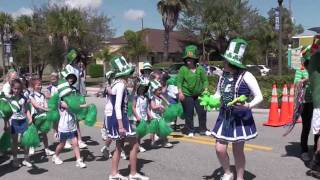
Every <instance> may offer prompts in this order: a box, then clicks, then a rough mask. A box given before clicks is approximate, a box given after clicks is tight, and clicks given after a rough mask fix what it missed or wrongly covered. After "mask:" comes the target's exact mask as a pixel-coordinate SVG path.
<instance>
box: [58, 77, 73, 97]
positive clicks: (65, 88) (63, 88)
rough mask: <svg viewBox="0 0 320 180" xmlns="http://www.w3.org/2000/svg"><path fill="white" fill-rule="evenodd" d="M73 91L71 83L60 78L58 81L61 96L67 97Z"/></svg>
mask: <svg viewBox="0 0 320 180" xmlns="http://www.w3.org/2000/svg"><path fill="white" fill-rule="evenodd" d="M71 92H72V89H71V87H70V85H69V83H68V82H67V81H66V80H65V79H60V80H59V82H58V94H59V97H60V98H62V97H65V96H67V95H69V94H70V93H71Z"/></svg>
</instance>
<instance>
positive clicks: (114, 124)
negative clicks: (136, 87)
mask: <svg viewBox="0 0 320 180" xmlns="http://www.w3.org/2000/svg"><path fill="white" fill-rule="evenodd" d="M111 89H112V90H111V95H110V100H111V104H112V107H113V108H112V114H111V116H108V117H107V128H108V136H109V137H110V138H112V139H120V138H123V137H120V133H119V125H118V119H119V120H120V119H121V120H122V123H123V128H124V129H125V130H126V134H125V136H126V137H128V136H135V134H136V133H135V132H134V130H133V129H132V126H131V124H130V122H129V118H128V115H127V111H128V90H127V87H126V85H125V83H124V82H123V81H122V80H115V81H114V82H113V83H112V85H111Z"/></svg>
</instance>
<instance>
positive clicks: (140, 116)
mask: <svg viewBox="0 0 320 180" xmlns="http://www.w3.org/2000/svg"><path fill="white" fill-rule="evenodd" d="M139 79H140V81H139V83H138V84H137V92H136V95H135V96H134V98H133V101H132V111H133V120H134V122H135V124H136V126H138V125H139V123H140V121H141V120H145V121H147V120H148V108H149V98H148V97H147V95H146V93H147V92H148V89H149V80H146V79H141V78H139ZM139 144H140V140H139ZM145 151H146V149H145V148H143V147H142V146H141V145H139V152H145Z"/></svg>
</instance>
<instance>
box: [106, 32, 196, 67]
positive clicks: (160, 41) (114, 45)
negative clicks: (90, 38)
mask: <svg viewBox="0 0 320 180" xmlns="http://www.w3.org/2000/svg"><path fill="white" fill-rule="evenodd" d="M142 31H143V34H144V36H143V38H144V43H145V45H146V46H147V47H148V49H149V53H148V54H147V55H146V56H144V57H140V59H141V61H150V62H151V63H159V62H163V61H164V59H163V54H164V30H162V29H150V28H147V29H143V30H142ZM195 39H196V38H194V37H193V38H192V37H189V36H187V35H186V34H185V33H183V32H181V31H173V32H170V38H169V61H179V59H180V58H181V54H182V51H183V49H184V47H185V46H186V45H187V44H190V43H195V42H196V40H195ZM106 44H107V45H108V47H109V51H110V52H111V53H113V52H117V51H119V50H120V48H121V47H123V46H124V45H126V44H127V42H126V40H125V39H124V37H123V36H121V37H116V38H111V39H109V40H108V41H107V42H106Z"/></svg>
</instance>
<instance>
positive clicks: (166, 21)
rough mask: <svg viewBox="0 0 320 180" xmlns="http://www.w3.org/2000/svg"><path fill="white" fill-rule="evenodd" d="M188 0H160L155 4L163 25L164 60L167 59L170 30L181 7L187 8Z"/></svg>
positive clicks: (176, 20)
mask: <svg viewBox="0 0 320 180" xmlns="http://www.w3.org/2000/svg"><path fill="white" fill-rule="evenodd" d="M189 7H190V6H189V0H160V1H159V2H158V4H157V8H158V11H159V13H160V14H161V16H162V24H163V26H164V32H165V33H164V42H163V43H164V55H163V56H164V60H168V51H169V38H170V32H171V31H172V30H173V29H174V27H175V26H176V25H177V22H178V18H179V14H180V12H181V10H182V9H190V8H189Z"/></svg>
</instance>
